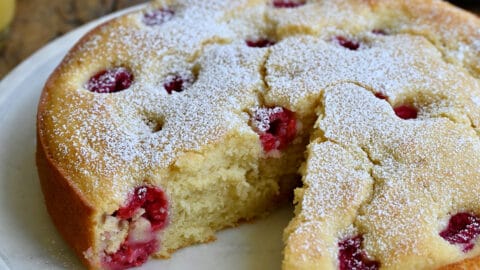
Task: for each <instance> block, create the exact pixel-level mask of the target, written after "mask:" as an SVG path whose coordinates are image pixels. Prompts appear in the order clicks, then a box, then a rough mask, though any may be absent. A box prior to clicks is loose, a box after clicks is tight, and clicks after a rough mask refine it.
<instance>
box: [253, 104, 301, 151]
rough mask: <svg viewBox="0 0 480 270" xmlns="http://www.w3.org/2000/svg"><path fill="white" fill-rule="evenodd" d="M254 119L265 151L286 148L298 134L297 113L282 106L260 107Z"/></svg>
mask: <svg viewBox="0 0 480 270" xmlns="http://www.w3.org/2000/svg"><path fill="white" fill-rule="evenodd" d="M252 120H253V124H254V125H255V129H256V131H257V133H258V134H259V135H260V141H261V142H262V146H263V150H264V151H265V152H270V151H272V150H282V149H284V148H286V147H287V146H288V145H289V144H290V143H291V142H292V141H293V140H294V139H295V136H296V134H297V120H296V118H295V114H294V113H293V112H292V111H290V110H287V109H285V108H282V107H273V108H259V109H257V110H256V111H255V115H254V118H253V119H252Z"/></svg>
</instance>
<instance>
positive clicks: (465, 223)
mask: <svg viewBox="0 0 480 270" xmlns="http://www.w3.org/2000/svg"><path fill="white" fill-rule="evenodd" d="M479 235H480V218H479V217H477V216H475V215H473V214H470V213H457V214H455V215H453V216H452V217H450V221H449V222H448V226H447V228H445V230H443V231H441V232H440V236H441V237H442V238H443V239H445V240H447V241H448V242H449V243H450V244H460V245H462V250H463V252H467V251H469V250H471V249H473V247H474V246H475V243H474V240H475V239H476V238H477V237H478V236H479Z"/></svg>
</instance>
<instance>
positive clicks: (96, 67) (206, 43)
mask: <svg viewBox="0 0 480 270" xmlns="http://www.w3.org/2000/svg"><path fill="white" fill-rule="evenodd" d="M479 29H480V20H479V19H478V18H477V17H475V16H474V15H472V14H469V13H467V12H464V11H462V10H460V9H457V8H455V7H453V6H451V5H450V4H448V3H445V2H442V1H434V0H429V1H420V0H401V1H393V0H384V1H375V0H372V1H354V0H331V1H305V0H263V1H260V0H238V1H222V0H214V1H199V0H197V1H194V0H175V1H173V0H172V1H154V2H152V3H151V4H150V5H149V6H148V7H146V8H145V9H143V10H140V11H136V12H133V13H129V14H127V15H124V16H121V17H118V18H116V19H113V20H111V21H109V22H107V23H105V24H103V25H100V26H98V27H97V28H95V29H94V30H92V31H91V32H90V33H88V34H87V35H86V36H85V37H83V38H82V39H81V40H80V41H79V42H78V43H77V44H76V45H75V46H74V48H72V49H71V51H70V52H69V53H68V55H67V56H66V57H65V58H64V60H63V61H62V62H61V64H60V65H59V66H58V67H57V69H56V70H55V71H54V72H53V74H52V75H51V76H50V78H49V80H48V81H47V83H46V85H45V88H44V90H43V92H42V96H41V98H40V102H39V108H38V120H37V138H38V143H37V167H38V172H39V176H40V182H41V186H42V191H43V193H44V197H45V202H46V205H47V209H48V212H49V214H50V216H51V218H52V220H53V223H54V224H55V225H56V227H57V229H58V231H59V232H60V234H61V235H62V236H63V237H64V239H65V240H66V241H67V242H68V243H69V244H70V246H71V247H72V248H73V250H74V251H75V252H76V253H77V255H78V256H79V258H81V260H82V261H83V262H84V263H85V265H86V266H87V267H89V268H90V269H125V268H129V267H134V266H139V265H141V264H143V263H144V262H145V261H146V260H147V259H148V258H149V257H160V258H168V257H169V256H170V254H171V253H172V252H174V251H175V250H177V249H179V248H182V247H185V246H189V245H192V244H195V243H202V242H209V241H212V240H214V239H215V232H216V231H218V230H220V229H222V228H226V227H232V226H236V225H238V224H239V223H240V222H242V221H246V220H252V219H254V218H259V217H262V216H264V215H265V214H267V213H268V212H270V211H273V210H274V209H275V208H276V207H278V206H279V205H280V204H281V203H282V202H285V201H288V200H290V195H291V193H292V191H293V190H295V192H294V202H295V204H296V208H295V217H294V218H293V219H292V220H291V222H290V224H289V225H288V227H287V228H286V229H285V233H284V242H285V250H284V260H283V269H341V270H344V269H480V257H478V256H480V245H478V243H479V235H480V200H479V195H478V194H480V182H479V180H480V169H479V166H478V164H480V139H479V136H478V134H479V131H480V129H479V126H480V81H479V77H480V31H479ZM300 178H301V181H300ZM296 187H297V188H296Z"/></svg>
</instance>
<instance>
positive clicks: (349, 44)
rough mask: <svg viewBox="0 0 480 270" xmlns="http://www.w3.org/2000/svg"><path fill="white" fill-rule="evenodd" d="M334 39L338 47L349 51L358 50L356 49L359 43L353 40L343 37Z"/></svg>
mask: <svg viewBox="0 0 480 270" xmlns="http://www.w3.org/2000/svg"><path fill="white" fill-rule="evenodd" d="M335 39H336V40H337V42H338V44H340V46H342V47H345V48H347V49H349V50H352V51H356V50H358V48H360V43H358V42H356V41H354V40H349V39H347V38H346V37H344V36H338V37H336V38H335Z"/></svg>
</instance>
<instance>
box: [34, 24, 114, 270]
mask: <svg viewBox="0 0 480 270" xmlns="http://www.w3.org/2000/svg"><path fill="white" fill-rule="evenodd" d="M110 22H111V21H109V22H106V23H103V24H101V25H99V26H97V27H95V28H94V29H92V30H91V31H90V32H89V33H87V34H86V35H85V36H83V37H82V38H81V39H80V40H79V41H78V42H77V43H76V44H75V45H74V46H73V47H72V48H71V49H70V51H69V52H68V54H67V55H66V56H65V57H64V59H68V58H69V57H70V55H74V54H75V53H76V52H77V51H78V50H79V49H80V47H81V45H82V44H83V43H84V42H85V41H86V40H88V39H89V38H90V37H91V36H92V35H93V34H95V33H96V32H98V31H99V30H100V29H101V28H102V27H104V26H105V25H107V24H109V23H110ZM64 65H66V61H65V60H63V61H62V63H61V64H60V65H59V66H58V67H57V68H56V69H55V70H54V72H53V73H52V74H51V75H50V77H49V78H48V80H47V82H46V83H45V87H44V89H43V91H42V94H41V96H40V101H39V105H38V113H37V125H36V133H37V150H36V165H37V170H38V175H39V179H40V184H41V188H42V192H43V194H44V200H45V204H46V206H47V210H48V213H49V215H50V216H51V218H52V221H53V223H54V225H55V227H56V228H57V229H58V231H59V232H60V234H61V235H62V236H63V237H64V238H65V240H66V242H67V243H68V244H69V245H71V247H72V248H73V250H74V251H75V252H76V253H77V256H78V257H79V258H80V259H81V260H82V261H83V263H84V264H85V265H88V266H89V267H92V269H95V268H99V267H100V266H95V265H99V264H100V262H94V261H91V260H89V259H87V257H86V256H85V255H86V253H85V252H87V251H88V250H89V249H91V248H92V247H94V246H95V237H94V236H95V235H94V231H93V228H94V227H95V226H94V214H95V211H94V208H93V207H92V206H91V205H90V204H89V202H88V201H87V200H86V199H85V198H84V197H83V196H82V193H81V192H80V191H79V190H78V189H77V188H75V186H74V185H73V184H72V183H71V181H70V180H69V179H68V178H67V177H66V176H65V173H63V172H62V171H61V169H59V168H58V167H57V165H56V163H55V162H54V161H53V160H52V158H51V156H50V155H49V152H48V146H47V143H46V142H45V137H43V136H41V134H43V133H44V129H45V126H44V123H43V121H42V119H41V118H42V115H43V113H44V112H45V104H46V103H47V102H48V96H49V90H50V88H52V87H54V85H55V81H56V80H57V79H58V77H59V76H60V74H62V72H63V69H64V68H63V67H64ZM91 259H95V257H92V258H91Z"/></svg>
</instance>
